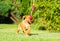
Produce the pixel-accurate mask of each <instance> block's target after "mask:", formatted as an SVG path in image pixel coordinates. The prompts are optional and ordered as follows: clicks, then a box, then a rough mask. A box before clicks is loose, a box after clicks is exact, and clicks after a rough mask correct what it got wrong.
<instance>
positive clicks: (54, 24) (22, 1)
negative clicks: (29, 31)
mask: <svg viewBox="0 0 60 41" xmlns="http://www.w3.org/2000/svg"><path fill="white" fill-rule="evenodd" d="M3 3H4V4H3ZM34 5H35V10H34V12H33V20H34V24H35V28H36V29H38V28H40V27H41V26H44V28H45V29H46V30H49V31H52V30H54V31H60V0H35V1H34ZM31 7H32V0H5V1H4V0H3V1H0V15H4V16H6V15H7V16H8V14H9V13H8V11H9V9H10V10H11V11H12V12H14V13H15V15H16V17H18V18H19V19H21V17H22V16H23V15H29V14H30V13H31Z"/></svg>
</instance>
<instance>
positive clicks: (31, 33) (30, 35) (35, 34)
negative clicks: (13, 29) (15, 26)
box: [29, 33, 38, 36]
mask: <svg viewBox="0 0 60 41" xmlns="http://www.w3.org/2000/svg"><path fill="white" fill-rule="evenodd" d="M32 35H38V33H31V34H29V36H32Z"/></svg>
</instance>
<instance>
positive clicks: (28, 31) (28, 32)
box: [27, 26, 30, 35]
mask: <svg viewBox="0 0 60 41" xmlns="http://www.w3.org/2000/svg"><path fill="white" fill-rule="evenodd" d="M27 34H28V35H29V34H30V26H29V27H28V30H27Z"/></svg>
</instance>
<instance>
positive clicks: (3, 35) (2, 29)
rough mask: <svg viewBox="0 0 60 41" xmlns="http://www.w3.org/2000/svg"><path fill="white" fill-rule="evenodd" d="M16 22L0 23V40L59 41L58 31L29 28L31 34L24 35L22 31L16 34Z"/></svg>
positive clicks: (59, 34)
mask: <svg viewBox="0 0 60 41" xmlns="http://www.w3.org/2000/svg"><path fill="white" fill-rule="evenodd" d="M16 29H17V25H16V24H0V41H60V33H52V32H48V31H40V30H31V36H25V35H24V34H23V33H22V31H20V33H19V34H18V35H17V34H16Z"/></svg>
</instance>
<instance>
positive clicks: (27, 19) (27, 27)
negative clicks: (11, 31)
mask: <svg viewBox="0 0 60 41" xmlns="http://www.w3.org/2000/svg"><path fill="white" fill-rule="evenodd" d="M31 23H32V21H31V20H30V16H23V21H22V22H21V23H19V24H18V29H17V34H18V33H19V31H20V30H21V29H22V30H23V33H24V34H25V35H29V34H30V24H31Z"/></svg>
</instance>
